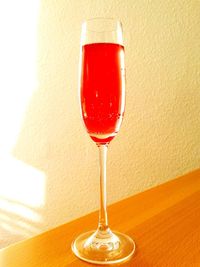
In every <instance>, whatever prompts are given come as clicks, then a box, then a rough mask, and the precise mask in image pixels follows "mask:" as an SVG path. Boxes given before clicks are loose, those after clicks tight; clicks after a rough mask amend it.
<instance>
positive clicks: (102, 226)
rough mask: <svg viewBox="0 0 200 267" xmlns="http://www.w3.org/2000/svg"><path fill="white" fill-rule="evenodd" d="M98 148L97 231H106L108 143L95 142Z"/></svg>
mask: <svg viewBox="0 0 200 267" xmlns="http://www.w3.org/2000/svg"><path fill="white" fill-rule="evenodd" d="M97 145H98V148H99V163H100V209H99V225H98V231H99V232H107V231H108V230H109V228H108V216H107V200H106V198H107V196H106V160H107V149H108V144H97Z"/></svg>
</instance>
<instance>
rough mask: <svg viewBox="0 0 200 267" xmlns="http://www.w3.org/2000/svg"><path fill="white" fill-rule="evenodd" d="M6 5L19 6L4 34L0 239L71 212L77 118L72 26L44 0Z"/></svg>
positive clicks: (12, 238) (1, 242) (34, 230)
mask: <svg viewBox="0 0 200 267" xmlns="http://www.w3.org/2000/svg"><path fill="white" fill-rule="evenodd" d="M2 8H3V9H4V12H5V16H4V17H5V18H4V19H5V20H7V16H8V12H9V9H10V6H9V4H4V6H3V7H2ZM12 10H14V11H13V12H16V10H17V11H19V12H16V13H13V21H15V23H16V25H14V26H13V23H12V25H11V26H12V27H14V29H13V28H12V29H10V30H12V31H11V33H12V34H11V35H12V36H11V37H10V39H8V38H7V39H6V42H8V43H12V44H14V45H15V49H12V51H13V54H12V55H10V66H13V65H12V64H11V63H13V64H14V67H13V68H12V67H11V68H10V69H9V70H8V69H7V74H8V75H9V77H13V79H12V78H11V79H10V82H8V81H6V82H7V84H6V83H5V84H6V86H7V90H5V93H4V95H3V96H4V101H7V102H6V103H7V105H8V103H9V104H10V102H8V101H12V103H11V105H9V110H8V109H7V110H4V113H5V112H6V113H8V112H9V113H8V114H9V116H10V117H9V116H8V118H6V120H7V122H5V123H4V125H5V127H4V128H5V133H4V136H1V139H2V140H4V141H3V144H2V145H3V146H4V147H3V148H4V150H2V151H3V155H2V159H1V163H2V164H1V166H0V172H1V178H0V232H1V238H0V247H5V246H7V245H9V244H11V243H13V242H16V241H19V240H21V239H24V238H27V237H30V236H32V235H34V234H38V233H39V232H41V231H44V230H46V229H48V228H49V227H53V226H54V225H56V224H58V223H60V221H62V219H63V220H64V218H65V220H67V218H68V217H70V216H71V215H73V214H71V215H70V216H69V214H64V213H63V214H62V213H61V210H63V207H64V205H65V203H66V202H67V199H69V198H70V196H71V195H72V190H71V188H70V186H69V185H70V184H71V182H72V181H71V179H72V177H73V176H74V175H76V174H77V173H78V170H77V166H76V167H75V162H76V160H77V159H76V158H75V157H74V155H73V154H72V153H71V152H72V151H73V147H74V145H75V143H76V141H77V134H78V132H79V131H80V129H79V128H78V127H76V124H79V125H80V118H79V110H78V104H77V103H76V101H77V95H76V92H77V90H75V89H74V88H77V84H76V83H75V82H77V79H76V80H75V79H74V80H73V77H72V76H73V73H76V72H77V71H75V69H77V64H78V62H77V61H78V54H79V43H78V42H77V46H76V47H74V46H72V43H73V44H74V43H76V42H74V40H73V38H74V36H75V35H76V33H77V32H76V29H73V32H72V30H71V31H70V30H69V27H70V24H67V19H63V16H64V15H65V16H66V14H65V13H62V12H63V10H61V8H60V9H59V8H58V9H55V5H54V6H53V5H52V8H51V7H48V8H46V6H45V1H39V0H38V1H33V3H32V4H31V5H29V4H28V3H25V1H21V2H20V3H18V4H16V9H15V8H13V7H12ZM20 10H21V13H20ZM59 12H60V13H59ZM16 14H18V15H16ZM20 16H21V17H20ZM69 19H70V18H69ZM24 21H26V23H24ZM77 29H78V30H79V24H78V28H77ZM7 30H9V29H7ZM14 31H15V32H14ZM70 32H71V33H72V34H71V35H70ZM5 34H6V33H5ZM73 34H74V35H73ZM78 36H79V33H78ZM16 37H17V38H16ZM9 48H10V47H9ZM9 48H8V49H7V50H5V51H6V53H7V55H8V53H10V51H8V50H9ZM72 59H73V60H72ZM74 59H75V60H74ZM6 60H7V61H8V58H7V59H6V57H5V63H6ZM67 62H71V63H70V64H69V65H68V64H67ZM7 65H8V66H9V63H7ZM76 78H77V77H76ZM73 81H74V83H73ZM6 91H7V92H8V93H7V95H5V94H6ZM10 95H12V96H13V97H12V99H13V100H10ZM5 97H6V98H5ZM27 103H28V104H27ZM4 106H5V108H6V105H5V104H4ZM11 107H12V108H11ZM8 121H9V122H10V128H8V127H7V124H8ZM11 124H12V125H11ZM4 125H3V126H4ZM13 125H14V126H13ZM80 127H81V126H80ZM10 133H12V134H10ZM5 140H8V142H7V143H5ZM10 151H11V153H10ZM0 156H1V155H0ZM77 208H78V207H77ZM50 210H51V213H49V211H50ZM65 210H66V209H65ZM72 213H73V212H72ZM61 218H62V219H61ZM52 222H53V223H52Z"/></svg>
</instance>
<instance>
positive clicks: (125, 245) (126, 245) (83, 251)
mask: <svg viewBox="0 0 200 267" xmlns="http://www.w3.org/2000/svg"><path fill="white" fill-rule="evenodd" d="M72 251H73V252H74V254H75V255H76V256H77V257H78V258H80V259H81V260H84V261H87V262H89V263H94V264H114V263H121V262H124V261H127V260H129V259H130V258H131V256H132V255H133V253H134V251H135V243H134V241H133V240H132V239H131V238H130V237H129V236H127V235H125V234H122V233H118V232H111V231H110V230H109V229H108V230H107V231H106V232H99V231H98V230H97V231H96V232H94V231H90V232H87V233H84V234H81V235H80V236H78V237H77V238H76V239H75V241H74V242H73V243H72Z"/></svg>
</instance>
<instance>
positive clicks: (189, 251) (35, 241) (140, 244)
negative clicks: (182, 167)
mask: <svg viewBox="0 0 200 267" xmlns="http://www.w3.org/2000/svg"><path fill="white" fill-rule="evenodd" d="M108 210H109V218H110V226H111V228H112V229H115V230H118V231H122V232H124V233H127V234H128V235H130V236H131V237H132V238H133V239H134V240H135V242H136V244H137V250H136V253H135V255H134V257H133V258H132V260H131V261H129V262H126V263H124V264H121V265H120V266H127V267H128V266H130V267H131V266H134V267H157V266H158V267H179V266H180V267H196V266H200V170H197V171H194V172H192V173H190V174H187V175H185V176H183V177H180V178H177V179H175V180H172V181H170V182H168V183H165V184H163V185H160V186H157V187H155V188H153V189H150V190H148V191H146V192H143V193H140V194H138V195H136V196H133V197H130V198H128V199H125V200H123V201H120V202H118V203H116V204H114V205H111V206H110V207H109V209H108ZM97 219H98V213H97V212H94V213H92V214H89V215H87V216H84V217H82V218H80V219H77V220H75V221H72V222H70V223H67V224H65V225H62V226H59V227H58V228H55V229H53V230H50V231H48V232H45V233H43V234H41V235H39V236H36V237H33V238H31V239H29V240H26V241H23V242H20V243H17V244H15V245H12V246H10V247H8V248H5V249H2V250H1V252H0V267H67V266H69V267H76V266H93V265H91V264H87V263H84V262H82V261H80V260H78V259H77V258H76V257H75V256H74V255H73V254H72V252H71V248H70V247H71V242H72V240H73V239H74V238H75V236H76V235H77V234H79V233H81V232H83V231H87V230H90V229H94V228H95V227H96V224H97ZM118 266H119V265H118Z"/></svg>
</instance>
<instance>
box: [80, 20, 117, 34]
mask: <svg viewBox="0 0 200 267" xmlns="http://www.w3.org/2000/svg"><path fill="white" fill-rule="evenodd" d="M91 21H107V22H109V21H112V22H113V23H114V22H115V23H116V25H119V26H120V27H121V29H122V22H121V21H120V20H119V19H116V18H111V17H94V18H89V19H85V20H83V22H82V28H84V27H86V25H87V23H88V22H91ZM87 31H90V32H113V31H115V30H113V29H112V30H103V31H102V30H101V31H100V30H99V31H97V30H91V29H88V28H87Z"/></svg>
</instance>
